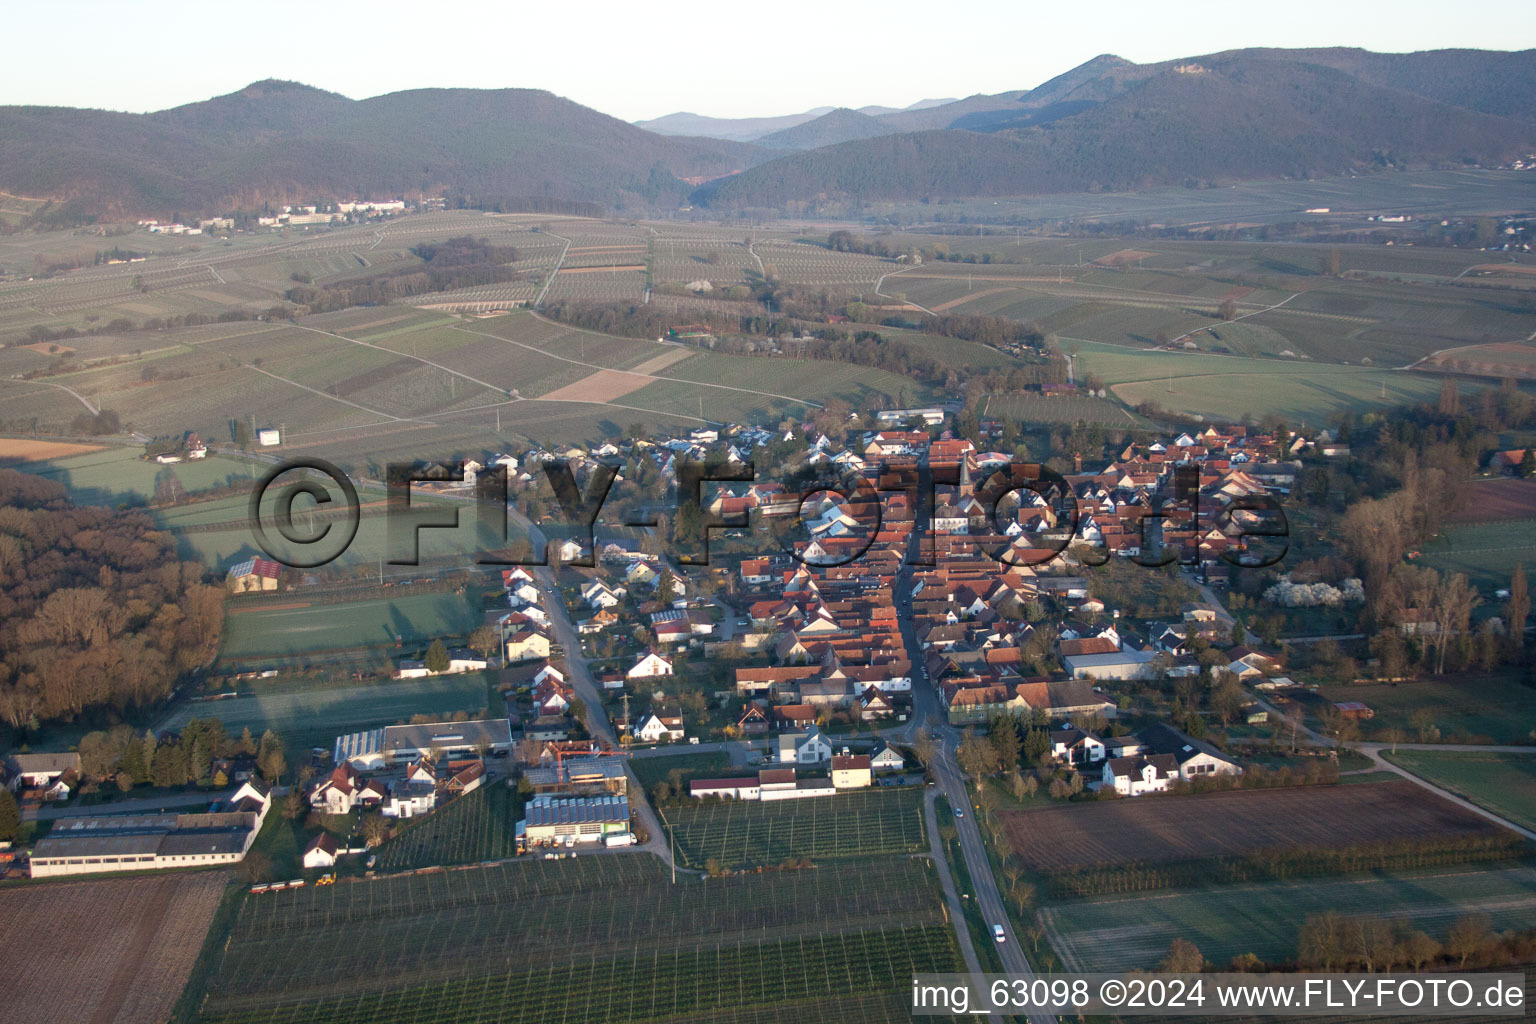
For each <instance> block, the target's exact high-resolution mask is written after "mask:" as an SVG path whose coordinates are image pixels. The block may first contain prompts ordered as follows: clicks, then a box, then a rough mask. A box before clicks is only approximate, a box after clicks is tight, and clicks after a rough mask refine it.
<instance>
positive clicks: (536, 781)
mask: <svg viewBox="0 0 1536 1024" xmlns="http://www.w3.org/2000/svg"><path fill="white" fill-rule="evenodd" d="M524 774H525V775H526V777H527V779H528V782H529V783H530V784H531V785H532V786H533V791H534V792H535V793H565V794H568V795H576V796H600V795H603V794H615V795H618V796H623V795H624V794H625V792H626V791H627V790H628V788H629V775H628V774H627V773H626V772H625V771H624V763H623V762H622V761H620V760H619V759H618V758H616V757H598V756H596V755H593V754H588V755H585V756H579V757H564V758H561V759H559V760H558V761H557V762H556V763H554V764H552V765H543V766H540V767H538V768H529V769H528V770H527V772H525V773H524Z"/></svg>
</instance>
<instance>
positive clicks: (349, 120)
mask: <svg viewBox="0 0 1536 1024" xmlns="http://www.w3.org/2000/svg"><path fill="white" fill-rule="evenodd" d="M643 124H644V125H647V126H650V127H652V128H655V129H657V130H656V131H648V130H646V128H645V127H640V126H636V125H632V124H627V123H625V122H623V121H620V120H618V119H616V118H612V117H609V116H607V115H605V114H602V113H599V112H598V111H595V110H592V109H589V108H587V107H583V106H580V105H579V104H576V103H573V102H571V101H569V100H566V99H562V98H560V97H558V96H555V95H553V94H552V93H549V92H544V91H541V90H535V89H497V90H474V89H416V90H409V91H405V92H396V93H391V94H388V95H384V96H376V97H373V98H370V99H364V100H352V99H349V98H347V97H345V96H341V95H338V94H336V93H330V92H324V91H322V90H319V89H314V88H311V87H309V86H306V85H301V84H297V83H293V82H282V81H271V80H269V81H263V82H257V83H254V84H252V85H250V86H248V87H246V88H245V89H242V90H240V91H238V92H235V93H231V94H229V95H227V96H219V97H216V98H214V99H210V100H206V101H203V102H199V103H192V104H188V105H186V106H181V107H176V108H173V109H170V110H162V111H157V112H155V113H150V114H128V113H115V112H111V111H103V110H77V109H69V108H56V107H18V106H11V107H0V138H3V139H4V140H5V145H3V146H0V191H5V192H11V193H14V194H17V195H26V196H35V197H43V198H48V199H52V200H55V201H56V203H55V205H54V206H53V207H52V208H51V209H50V211H49V213H48V216H49V217H50V218H51V220H50V221H49V222H50V223H53V224H55V225H57V226H64V223H65V222H67V221H68V219H69V218H68V216H65V215H63V214H62V213H61V211H68V214H69V215H71V216H72V215H76V214H78V216H79V217H80V218H81V219H85V218H87V217H89V216H91V215H96V216H104V217H127V216H134V215H153V216H164V215H168V214H171V213H173V212H184V213H187V214H194V213H204V214H206V213H215V212H222V211H226V210H229V209H231V208H236V207H239V208H245V209H252V208H258V207H260V206H262V205H263V204H278V203H291V202H303V201H313V200H316V199H326V198H333V199H344V198H353V197H359V198H368V197H383V196H391V197H392V196H399V195H423V194H426V195H431V194H449V195H455V196H469V197H479V198H494V199H496V200H500V201H506V200H514V199H519V198H533V197H540V198H547V199H554V200H575V201H582V202H595V203H599V204H602V205H604V206H607V207H610V208H614V209H619V210H626V211H636V212H641V211H655V210H660V209H670V208H675V206H676V205H677V204H679V203H681V202H685V201H689V200H690V197H691V201H692V202H693V203H694V204H696V205H706V206H711V207H714V208H716V209H759V208H777V207H781V206H782V205H783V204H785V203H787V202H791V201H797V200H809V199H815V198H817V197H821V196H828V197H835V198H856V199H913V198H921V197H945V196H954V197H960V196H1003V195H1027V194H1038V193H1043V192H1059V191H1067V192H1070V191H1079V190H1094V189H1126V188H1137V187H1142V186H1150V185H1165V184H1208V183H1219V182H1230V181H1238V180H1244V179H1254V178H1280V177H1317V176H1333V175H1338V174H1344V173H1359V172H1363V171H1371V170H1379V169H1390V168H1404V167H1430V166H1466V165H1488V164H1498V163H1504V162H1507V161H1509V160H1510V159H1512V158H1514V157H1519V156H1525V155H1528V154H1530V153H1531V152H1533V151H1536V50H1527V51H1521V52H1491V51H1479V50H1435V51H1427V52H1423V53H1412V54H1383V53H1371V52H1369V51H1365V50H1358V49H1347V48H1325V49H1307V50H1273V49H1249V50H1232V51H1227V52H1223V53H1217V54H1211V55H1207V56H1202V57H1191V58H1184V59H1180V60H1174V61H1164V62H1161V63H1157V64H1134V63H1132V62H1130V61H1127V60H1124V59H1122V58H1120V57H1116V56H1113V55H1109V54H1105V55H1102V56H1099V57H1095V58H1094V59H1092V60H1090V61H1088V62H1086V63H1084V64H1082V65H1080V66H1078V67H1076V68H1073V69H1071V70H1069V71H1067V72H1065V73H1063V74H1061V75H1058V76H1056V77H1055V78H1052V79H1051V80H1049V81H1047V82H1044V83H1043V84H1041V85H1039V86H1037V87H1036V88H1033V89H1028V90H1020V91H1016V92H1006V93H998V94H993V95H978V96H971V97H968V98H965V99H961V100H954V101H937V100H925V101H923V102H921V103H918V104H914V105H913V106H912V107H908V108H906V109H903V110H897V111H891V110H888V109H887V108H883V107H867V108H864V109H862V110H849V109H846V108H839V109H831V108H825V109H821V108H818V109H817V110H812V111H806V112H804V113H802V114H796V115H790V116H788V117H785V118H755V119H737V120H732V119H715V118H700V117H698V116H697V115H693V114H674V115H668V116H667V117H665V118H658V119H657V120H655V121H649V122H643ZM679 130H684V131H690V132H704V131H708V132H711V133H722V132H724V133H733V134H736V135H738V136H742V137H744V136H746V135H751V136H752V137H754V138H758V139H759V144H750V143H746V142H741V141H735V140H733V139H727V138H702V137H696V136H693V135H677V134H661V133H662V132H675V131H679ZM736 172H742V173H736ZM686 181H692V182H694V183H697V182H699V181H704V182H705V184H704V186H703V187H702V188H699V189H697V190H696V191H694V190H693V186H692V185H689V184H686V183H685V182H686ZM77 222H78V221H77Z"/></svg>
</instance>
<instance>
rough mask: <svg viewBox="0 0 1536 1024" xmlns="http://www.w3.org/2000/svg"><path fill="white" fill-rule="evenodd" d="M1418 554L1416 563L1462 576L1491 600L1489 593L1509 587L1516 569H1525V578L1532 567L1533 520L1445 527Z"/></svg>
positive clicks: (1535, 555) (1535, 553)
mask: <svg viewBox="0 0 1536 1024" xmlns="http://www.w3.org/2000/svg"><path fill="white" fill-rule="evenodd" d="M1420 550H1421V551H1422V554H1421V555H1420V557H1419V562H1420V563H1422V564H1424V565H1428V566H1431V567H1433V568H1435V569H1439V570H1440V571H1441V572H1464V573H1466V574H1467V579H1468V580H1470V581H1471V582H1472V584H1473V585H1474V586H1476V587H1478V588H1479V589H1481V590H1482V591H1483V592H1484V600H1491V599H1492V596H1493V595H1492V593H1491V592H1492V591H1494V590H1498V589H1500V588H1503V587H1508V586H1509V577H1510V574H1511V573H1512V572H1513V571H1514V567H1515V566H1516V565H1521V564H1523V565H1525V566H1526V570H1525V571H1526V575H1530V573H1531V571H1532V567H1536V517H1528V518H1525V519H1512V520H1506V521H1503V522H1493V523H1471V524H1465V525H1458V526H1451V527H1447V528H1446V529H1445V530H1442V531H1441V533H1440V535H1439V536H1437V537H1435V538H1434V539H1433V540H1430V541H1427V542H1425V543H1424V544H1423V545H1422V546H1421V548H1420Z"/></svg>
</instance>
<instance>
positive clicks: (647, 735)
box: [630, 712, 684, 743]
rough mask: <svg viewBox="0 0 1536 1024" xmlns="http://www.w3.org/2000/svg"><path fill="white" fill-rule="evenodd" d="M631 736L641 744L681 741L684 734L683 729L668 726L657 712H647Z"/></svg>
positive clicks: (636, 724)
mask: <svg viewBox="0 0 1536 1024" xmlns="http://www.w3.org/2000/svg"><path fill="white" fill-rule="evenodd" d="M630 735H632V736H633V737H634V738H635V739H636V740H638V741H639V742H641V743H660V742H661V741H662V740H680V739H682V738H683V735H684V733H683V730H682V729H680V728H674V727H673V726H671V725H668V724H667V723H666V722H664V721H663V720H662V719H661V717H660V716H658V715H657V714H656V713H655V712H647V713H646V714H644V715H642V716H641V717H640V721H639V722H637V723H635V727H634V729H633V730H631V732H630Z"/></svg>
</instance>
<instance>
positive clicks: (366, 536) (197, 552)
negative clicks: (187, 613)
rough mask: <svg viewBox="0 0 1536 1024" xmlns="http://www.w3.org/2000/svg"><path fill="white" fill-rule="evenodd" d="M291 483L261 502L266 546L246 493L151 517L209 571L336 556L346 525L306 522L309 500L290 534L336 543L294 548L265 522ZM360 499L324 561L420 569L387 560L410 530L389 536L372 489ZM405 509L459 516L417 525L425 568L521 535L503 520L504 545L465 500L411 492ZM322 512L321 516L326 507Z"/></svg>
mask: <svg viewBox="0 0 1536 1024" xmlns="http://www.w3.org/2000/svg"><path fill="white" fill-rule="evenodd" d="M291 479H292V477H289V476H284V477H283V478H282V479H281V480H280V481H279V482H278V485H277V486H275V487H274V488H273V490H270V491H268V492H267V493H268V495H269V496H272V497H269V498H268V500H267V501H266V502H264V503H263V505H262V515H263V517H264V519H263V521H264V522H265V523H266V524H267V526H266V530H267V544H268V548H266V549H263V548H262V547H260V546H258V540H257V537H256V535H255V533H254V532H253V531H252V529H251V524H250V518H249V509H250V496H249V495H248V494H239V495H233V496H230V497H226V498H218V499H214V500H210V501H201V502H193V503H190V504H186V505H176V506H169V507H163V508H157V509H155V510H154V513H153V514H154V517H155V521H156V522H157V523H158V524H159V525H160V526H161V527H162V528H164V529H167V530H170V531H172V532H173V533H175V534H176V535H177V541H178V544H179V547H180V551H181V555H182V557H183V558H189V559H193V560H197V561H201V562H203V563H204V564H206V565H207V566H209V567H210V568H212V569H215V570H222V569H225V568H227V567H228V566H230V565H232V564H234V563H235V562H239V561H242V560H244V559H247V558H251V557H254V556H261V555H264V554H265V553H266V552H268V551H270V553H272V554H276V555H280V556H283V557H291V558H297V557H298V556H299V555H300V554H302V555H304V556H306V557H309V556H316V557H318V556H319V555H321V554H328V553H331V552H334V551H336V550H337V545H339V544H340V541H341V540H342V539H343V538H344V536H345V531H344V529H343V527H344V525H345V524H344V523H342V522H339V521H335V520H331V521H329V522H328V521H327V520H326V519H324V518H323V516H321V515H317V516H315V517H314V518H313V519H311V518H310V516H309V514H308V513H309V511H310V510H311V509H313V508H314V506H312V505H310V503H309V499H307V498H305V499H302V500H300V501H295V502H294V517H293V518H294V527H295V529H297V530H298V531H300V533H301V534H303V535H306V536H311V537H313V536H316V535H317V534H318V532H319V531H320V530H322V529H324V528H326V527H327V525H329V528H330V534H329V536H331V537H334V538H336V542H335V544H332V543H331V541H330V540H326V541H324V542H321V543H319V544H317V545H316V546H315V547H309V546H306V545H299V544H293V543H291V542H289V541H288V540H287V539H286V538H284V537H283V535H282V534H281V533H280V532H279V531H278V529H277V528H276V527H275V526H274V520H273V519H271V518H267V517H270V516H271V502H272V501H274V500H275V495H277V494H278V493H280V488H281V485H282V484H284V483H287V482H288V481H289V480H291ZM325 486H327V487H329V488H331V490H332V493H333V494H335V497H336V500H337V502H338V504H339V503H340V500H341V495H340V494H339V493H337V492H336V491H335V488H334V485H331V484H329V483H325ZM359 501H360V503H361V504H362V505H363V506H364V507H363V508H362V509H361V515H360V518H359V520H358V524H357V533H356V534H355V535H354V536H353V537H352V539H351V542H350V543H348V544H347V547H346V550H345V551H342V552H341V553H340V554H339V556H338V557H337V558H336V559H335V560H334V561H333V562H330V563H328V564H330V565H335V566H338V567H340V568H342V569H350V568H353V567H356V566H366V567H368V568H369V569H380V568H381V565H382V571H384V572H385V573H386V575H393V574H397V573H399V572H401V571H409V572H416V571H418V570H416V569H415V568H414V567H408V566H404V565H399V566H390V565H389V564H388V563H390V562H391V561H400V562H402V563H403V562H404V561H405V560H407V559H409V558H411V557H412V551H413V547H412V541H411V537H412V532H411V531H410V530H409V529H405V530H399V529H398V525H397V530H396V533H395V535H393V536H392V535H391V530H390V520H389V517H388V515H386V511H385V509H386V505H385V498H384V495H383V494H382V493H380V492H379V491H377V490H367V491H362V490H361V489H360V493H359ZM411 509H412V510H413V512H414V511H415V510H416V509H427V510H431V511H434V512H438V513H444V512H446V513H447V514H450V515H451V514H453V513H457V516H458V526H456V527H454V528H451V529H449V528H446V527H445V528H441V529H439V528H430V529H429V528H423V529H422V530H421V531H420V532H419V533H417V534H416V545H415V548H414V550H415V551H416V553H417V555H418V557H419V558H420V561H421V563H422V564H423V565H445V564H448V565H454V566H469V565H472V564H474V563H475V562H476V561H477V559H479V558H480V557H482V556H485V555H487V554H488V553H489V552H492V551H497V550H500V549H502V548H505V547H506V546H507V544H508V543H516V542H517V541H518V540H519V539H521V538H522V537H523V533H522V530H521V529H520V528H519V527H518V526H517V524H516V523H515V522H513V521H512V520H511V518H510V517H508V520H507V541H505V542H504V541H503V540H502V537H501V532H500V527H499V525H493V524H482V523H481V521H480V516H479V510H478V508H477V507H476V506H475V505H474V503H473V502H471V501H449V500H446V499H435V498H433V497H432V496H430V495H422V494H420V493H417V492H416V491H415V490H414V489H413V493H412V495H411ZM320 511H321V512H322V513H323V512H324V511H325V510H323V509H322V510H320ZM493 511H494V509H493ZM493 518H494V517H493Z"/></svg>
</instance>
